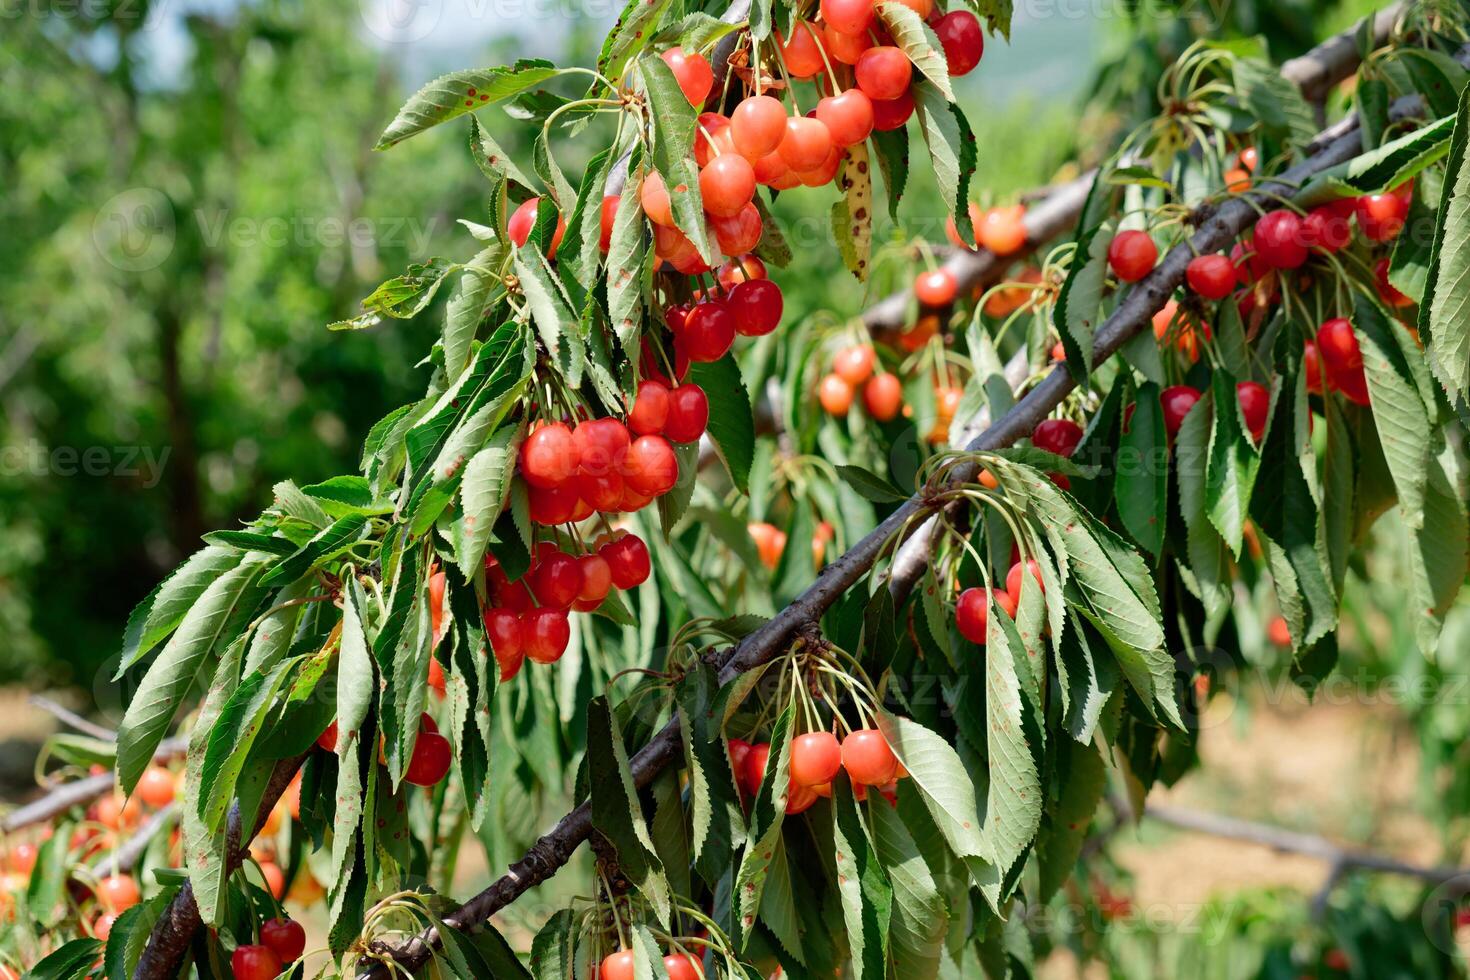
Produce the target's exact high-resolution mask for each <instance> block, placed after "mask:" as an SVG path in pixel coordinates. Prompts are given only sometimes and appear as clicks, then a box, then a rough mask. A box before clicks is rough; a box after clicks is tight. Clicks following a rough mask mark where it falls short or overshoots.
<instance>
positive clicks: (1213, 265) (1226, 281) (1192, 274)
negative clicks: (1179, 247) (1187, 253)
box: [1184, 255, 1235, 299]
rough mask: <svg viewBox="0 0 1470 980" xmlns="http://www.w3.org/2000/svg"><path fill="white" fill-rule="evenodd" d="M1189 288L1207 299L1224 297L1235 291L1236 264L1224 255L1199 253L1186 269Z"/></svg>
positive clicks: (1185, 273)
mask: <svg viewBox="0 0 1470 980" xmlns="http://www.w3.org/2000/svg"><path fill="white" fill-rule="evenodd" d="M1184 278H1185V279H1186V280H1187V281H1188V282H1189V288H1190V289H1192V290H1194V291H1195V292H1196V293H1198V294H1199V295H1201V296H1203V297H1204V298H1205V299H1224V298H1225V297H1226V296H1229V295H1230V294H1231V293H1233V292H1234V291H1235V266H1234V265H1232V264H1231V262H1230V260H1229V259H1227V258H1226V257H1225V256H1223V255H1198V256H1195V257H1194V258H1193V259H1190V260H1189V265H1188V266H1186V267H1185V269H1184Z"/></svg>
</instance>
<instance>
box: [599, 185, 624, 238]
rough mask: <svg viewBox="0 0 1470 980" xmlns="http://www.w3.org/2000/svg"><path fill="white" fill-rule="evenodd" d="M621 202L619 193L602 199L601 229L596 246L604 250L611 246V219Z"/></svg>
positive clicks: (621, 197) (616, 212) (613, 218)
mask: <svg viewBox="0 0 1470 980" xmlns="http://www.w3.org/2000/svg"><path fill="white" fill-rule="evenodd" d="M622 202H623V196H622V195H621V194H609V195H608V196H606V197H604V198H603V199H602V229H601V233H600V237H599V238H598V240H597V247H598V248H600V249H602V250H603V251H604V252H606V251H607V250H608V249H609V248H611V247H612V233H613V221H614V220H615V219H616V218H617V216H618V205H619V204H621V203H622Z"/></svg>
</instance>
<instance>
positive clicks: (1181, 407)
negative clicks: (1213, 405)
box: [1159, 385, 1200, 436]
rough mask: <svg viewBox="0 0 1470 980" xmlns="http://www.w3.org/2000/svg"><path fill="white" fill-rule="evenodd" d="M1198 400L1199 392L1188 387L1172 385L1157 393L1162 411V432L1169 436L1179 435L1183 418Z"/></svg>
mask: <svg viewBox="0 0 1470 980" xmlns="http://www.w3.org/2000/svg"><path fill="white" fill-rule="evenodd" d="M1199 399H1200V393H1199V390H1198V389H1196V388H1191V387H1190V386H1189V385H1173V386H1171V387H1169V388H1165V389H1164V390H1163V391H1161V392H1159V405H1160V406H1161V407H1162V408H1163V410H1164V431H1166V432H1168V433H1169V435H1170V436H1176V435H1178V434H1179V427H1180V426H1181V425H1183V424H1184V416H1186V415H1188V414H1189V410H1190V409H1192V408H1194V406H1195V403H1197V402H1198V401H1199Z"/></svg>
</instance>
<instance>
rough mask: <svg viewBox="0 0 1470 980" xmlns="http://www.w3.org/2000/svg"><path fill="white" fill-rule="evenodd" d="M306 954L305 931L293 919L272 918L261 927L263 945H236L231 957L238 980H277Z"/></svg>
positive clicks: (261, 942) (232, 968) (236, 979)
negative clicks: (288, 967)
mask: <svg viewBox="0 0 1470 980" xmlns="http://www.w3.org/2000/svg"><path fill="white" fill-rule="evenodd" d="M304 952H306V930H305V929H303V928H301V923H299V922H296V921H294V920H292V919H281V918H276V919H270V920H269V921H267V922H265V923H263V924H262V925H261V927H260V942H258V943H247V944H244V945H240V946H236V947H235V951H234V952H233V953H232V954H230V972H231V973H233V974H234V976H235V980H275V978H276V977H278V976H280V975H281V974H282V973H283V972H285V969H286V967H287V966H288V965H289V964H291V963H295V962H296V961H297V960H299V959H301V954H302V953H304Z"/></svg>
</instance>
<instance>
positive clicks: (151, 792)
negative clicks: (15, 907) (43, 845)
mask: <svg viewBox="0 0 1470 980" xmlns="http://www.w3.org/2000/svg"><path fill="white" fill-rule="evenodd" d="M175 782H176V780H175V779H174V774H173V773H171V772H169V771H168V770H167V769H165V768H163V767H162V766H149V767H148V768H147V769H146V770H145V771H144V773H143V776H142V778H140V779H139V780H138V789H137V793H138V798H139V799H141V800H142V801H143V802H144V803H146V804H148V805H149V806H151V807H152V808H153V809H155V810H161V809H163V808H164V807H166V806H168V805H169V804H170V803H172V802H173V801H174V795H175V790H174V784H175ZM29 846H30V845H28V844H17V845H16V847H17V848H21V847H29ZM10 863H11V869H12V870H14V871H29V870H30V868H17V867H15V853H14V852H12V853H11V862H10Z"/></svg>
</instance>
